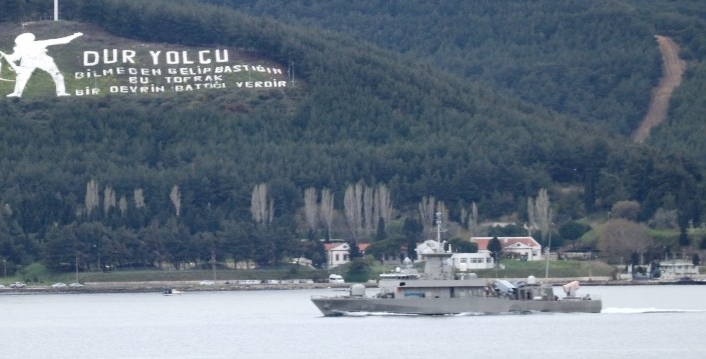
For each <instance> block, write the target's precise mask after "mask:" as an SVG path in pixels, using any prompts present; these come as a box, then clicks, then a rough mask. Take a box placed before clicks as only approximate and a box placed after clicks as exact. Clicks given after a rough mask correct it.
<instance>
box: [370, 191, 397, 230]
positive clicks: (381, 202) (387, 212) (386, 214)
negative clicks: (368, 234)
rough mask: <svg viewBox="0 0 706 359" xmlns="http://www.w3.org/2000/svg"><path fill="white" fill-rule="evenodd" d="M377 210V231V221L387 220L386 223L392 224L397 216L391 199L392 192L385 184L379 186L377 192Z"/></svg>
mask: <svg viewBox="0 0 706 359" xmlns="http://www.w3.org/2000/svg"><path fill="white" fill-rule="evenodd" d="M375 208H377V211H376V212H377V216H376V222H375V228H376V229H377V225H378V223H377V221H379V219H380V218H382V219H383V220H385V223H388V222H390V221H391V220H392V219H393V218H394V216H395V208H394V207H393V206H392V199H391V198H390V190H388V189H387V186H385V185H384V184H381V185H378V187H377V190H376V191H375Z"/></svg>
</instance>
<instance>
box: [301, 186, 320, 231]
mask: <svg viewBox="0 0 706 359" xmlns="http://www.w3.org/2000/svg"><path fill="white" fill-rule="evenodd" d="M304 215H305V216H306V222H307V224H308V225H309V229H310V230H312V231H315V230H316V225H317V224H318V223H319V219H318V207H317V205H316V189H315V188H314V187H309V188H307V189H305V190H304Z"/></svg>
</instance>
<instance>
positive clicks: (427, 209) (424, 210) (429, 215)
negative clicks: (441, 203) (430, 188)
mask: <svg viewBox="0 0 706 359" xmlns="http://www.w3.org/2000/svg"><path fill="white" fill-rule="evenodd" d="M435 209H436V199H434V197H428V198H427V197H426V196H425V197H422V201H421V202H419V220H420V222H422V226H423V227H424V231H425V232H427V231H429V229H430V228H431V227H432V226H433V221H434V213H435V212H436V211H435Z"/></svg>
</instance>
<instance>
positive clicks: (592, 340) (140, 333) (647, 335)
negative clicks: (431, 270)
mask: <svg viewBox="0 0 706 359" xmlns="http://www.w3.org/2000/svg"><path fill="white" fill-rule="evenodd" d="M555 291H556V292H558V291H559V289H558V288H557V289H555ZM334 293H336V292H334V291H332V290H295V291H243V292H201V293H185V294H182V295H179V296H172V297H165V296H162V295H161V294H160V293H148V294H63V295H0V323H1V324H0V358H169V359H174V358H235V357H238V358H381V357H388V358H437V357H438V358H510V357H517V358H529V359H534V358H542V359H545V358H571V359H574V358H665V357H679V358H680V359H687V358H704V357H706V344H705V343H706V286H640V287H635V286H633V287H582V288H581V290H580V291H579V293H582V294H586V293H591V294H592V295H594V296H595V295H599V296H600V297H601V298H602V299H603V301H604V305H603V308H604V309H603V312H602V313H601V314H530V315H486V316H443V317H420V316H382V315H368V316H354V317H353V316H352V317H338V318H326V317H323V316H321V314H320V313H319V312H318V310H317V309H316V307H314V305H313V304H311V302H310V301H309V297H310V296H311V295H323V294H334Z"/></svg>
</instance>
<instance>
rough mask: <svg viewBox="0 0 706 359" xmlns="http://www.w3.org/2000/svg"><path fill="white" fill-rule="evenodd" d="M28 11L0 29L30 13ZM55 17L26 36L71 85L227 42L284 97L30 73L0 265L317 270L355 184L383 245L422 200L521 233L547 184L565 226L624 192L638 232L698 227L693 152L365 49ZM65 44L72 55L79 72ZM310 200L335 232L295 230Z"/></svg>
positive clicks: (246, 27) (149, 13) (5, 131)
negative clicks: (124, 61) (382, 197)
mask: <svg viewBox="0 0 706 359" xmlns="http://www.w3.org/2000/svg"><path fill="white" fill-rule="evenodd" d="M26 4H28V5H26V7H24V8H22V9H21V11H20V10H17V9H16V10H15V13H11V12H7V13H6V14H9V15H6V16H10V15H12V14H15V15H16V17H15V18H11V20H12V19H24V17H25V16H27V15H30V14H35V13H36V12H41V9H40V8H32V7H31V5H32V4H36V3H35V2H33V1H28V2H26ZM63 4H64V6H66V8H65V9H67V10H65V12H64V14H65V16H66V18H68V19H71V20H72V21H60V22H57V23H43V22H41V23H37V24H31V25H27V24H26V25H25V26H29V27H28V29H32V31H35V32H37V35H41V36H42V37H44V36H46V37H50V36H52V37H53V36H63V35H68V34H71V33H74V32H82V33H84V36H83V37H82V38H81V39H80V40H75V41H74V42H72V44H75V46H76V47H75V48H70V47H65V48H64V49H63V51H68V52H65V53H63V55H62V52H61V51H62V49H58V50H57V52H54V49H52V50H51V51H52V52H51V55H52V56H54V57H55V59H56V61H57V62H58V63H59V65H60V66H61V67H60V68H61V69H62V71H65V72H67V73H69V74H71V73H73V74H74V76H73V79H70V81H69V80H67V82H68V84H69V85H71V86H75V85H77V84H84V83H85V81H86V80H88V76H87V75H86V73H87V72H86V71H85V68H86V67H87V66H86V65H87V64H90V63H93V61H92V60H93V59H94V58H93V57H90V56H98V54H100V55H102V54H103V52H102V50H103V49H121V50H131V51H134V52H135V53H134V54H133V53H132V52H130V53H128V56H127V57H128V58H129V59H135V60H137V59H140V58H142V57H141V56H139V54H140V50H139V49H140V48H145V49H147V50H148V51H147V53H148V54H149V53H150V51H174V52H175V53H176V54H183V53H184V52H186V53H187V54H199V53H200V51H204V50H206V51H211V50H212V51H216V50H223V49H228V50H229V53H233V54H236V53H237V54H238V56H242V57H241V58H240V59H243V61H245V62H244V63H243V64H262V66H263V67H264V68H272V69H275V68H276V69H282V70H284V69H287V71H286V72H284V71H282V73H281V75H282V77H283V80H284V81H287V84H286V86H280V87H276V88H273V87H269V88H264V87H263V88H240V87H238V86H237V85H236V86H231V85H230V84H232V83H235V82H238V78H232V79H230V78H227V79H226V80H223V81H224V83H228V84H229V85H228V86H226V87H225V88H211V89H208V90H207V91H164V92H163V93H145V94H140V95H139V96H137V94H130V93H122V92H121V91H118V92H116V93H111V91H108V93H106V92H105V91H102V92H100V93H98V94H96V95H95V96H93V95H92V96H78V95H77V93H75V92H74V93H73V94H74V96H71V97H69V98H55V97H54V96H53V95H52V93H51V92H48V91H49V89H50V88H51V82H52V80H51V79H50V78H49V77H48V76H47V75H43V74H40V73H39V72H38V73H37V74H35V75H33V76H37V77H36V79H35V78H33V80H32V81H33V83H35V84H38V85H36V86H37V87H35V88H28V89H27V91H28V93H27V97H24V96H23V98H21V99H14V100H5V101H0V123H1V128H0V146H2V147H1V148H0V151H1V153H2V160H1V161H0V174H1V175H2V181H1V182H0V186H1V187H0V200H1V201H2V203H3V216H2V221H0V232H1V233H2V234H3V236H2V237H1V238H0V250H1V251H2V253H3V254H2V256H3V257H5V258H8V259H9V261H10V262H11V263H12V265H13V266H12V268H15V266H16V265H19V264H25V265H26V264H28V263H31V262H34V261H41V262H43V263H45V264H46V265H47V266H49V267H51V268H52V269H61V268H64V269H66V268H67V267H72V266H73V265H74V263H76V261H79V262H81V263H82V264H81V265H82V266H85V267H87V268H92V269H95V268H97V267H101V266H105V265H110V266H111V267H120V266H126V265H128V264H135V263H137V264H146V263H156V262H169V263H171V264H172V265H173V266H175V267H177V268H180V267H182V266H184V265H186V264H187V263H194V262H196V263H207V262H209V261H211V260H212V257H215V259H216V260H217V261H224V260H225V259H226V258H229V259H234V260H236V261H239V260H252V261H254V262H256V263H257V264H259V265H262V266H266V265H273V264H277V263H280V262H282V261H285V260H286V259H287V258H288V257H297V256H299V255H301V254H305V255H307V256H308V257H316V259H317V260H318V261H319V263H321V262H320V261H321V260H322V258H321V248H320V247H318V243H317V242H316V241H309V242H307V241H304V242H302V241H299V240H298V239H299V238H304V237H308V238H310V239H314V238H320V237H327V236H329V237H330V236H336V237H343V238H352V239H356V240H370V239H371V237H372V233H371V231H370V228H366V229H365V230H363V231H361V232H358V229H359V228H355V225H354V224H351V223H347V220H350V219H351V216H350V214H348V213H346V211H347V208H348V209H350V208H351V207H350V206H351V203H350V201H351V199H350V197H347V195H346V194H347V193H349V190H350V189H352V188H356V187H355V185H356V184H359V183H360V184H361V187H360V188H361V190H360V191H359V192H358V194H357V196H358V198H360V200H359V202H358V204H357V205H355V206H356V207H357V209H358V210H360V211H361V213H362V212H363V208H362V204H361V203H360V202H361V201H363V199H364V198H369V197H366V196H372V192H367V193H368V194H364V193H363V192H362V191H363V190H362V189H365V191H367V189H370V188H380V186H384V188H387V189H389V193H390V195H391V197H390V203H392V204H393V206H394V210H395V211H394V213H395V215H394V216H392V217H391V218H390V220H389V221H388V222H391V223H389V225H388V226H387V231H388V232H387V233H382V234H381V236H387V237H391V238H404V236H405V235H409V237H410V240H415V239H418V238H424V237H425V235H424V234H422V233H420V232H419V229H414V228H419V226H421V227H422V228H423V226H424V225H426V223H419V222H420V221H421V222H423V220H422V219H419V208H420V204H421V203H422V202H423V201H425V200H428V199H429V198H431V197H433V198H434V199H435V200H436V201H438V202H437V203H436V204H438V206H437V207H438V208H439V209H441V208H445V209H446V210H447V211H448V216H447V217H448V218H449V222H456V223H457V224H458V226H459V227H461V226H463V227H466V226H467V225H468V217H467V214H468V213H469V209H470V205H471V203H476V204H477V205H478V209H479V211H480V213H481V219H485V218H488V219H490V218H498V217H502V216H509V217H511V218H516V219H518V220H522V218H524V217H525V216H526V213H525V210H526V204H527V199H528V198H529V197H533V196H535V194H536V193H537V191H538V190H539V189H540V188H550V189H551V190H552V201H553V203H554V207H555V210H556V211H557V213H559V214H560V216H561V217H560V218H559V219H562V221H563V220H566V219H569V218H581V217H583V216H585V215H587V214H591V213H601V212H603V213H604V211H606V210H607V209H610V208H611V206H612V205H613V204H614V203H616V202H617V201H620V200H625V199H636V200H639V201H641V202H644V203H645V205H644V206H643V207H642V209H641V213H640V216H641V217H642V218H643V219H649V218H650V217H651V216H652V215H653V214H654V213H655V212H656V211H657V210H658V209H660V208H662V207H666V208H669V209H672V208H674V207H675V206H678V207H679V209H680V210H682V209H683V210H684V218H690V219H692V220H694V221H695V222H696V223H698V221H700V218H699V213H700V212H699V211H700V209H701V206H702V204H701V202H699V199H700V198H701V196H700V192H698V191H697V188H698V185H699V176H700V174H701V170H702V169H701V167H700V166H699V165H697V164H695V163H694V162H691V161H690V160H689V159H688V158H682V157H679V156H667V155H664V154H661V153H659V152H657V151H655V150H653V149H651V148H648V147H644V146H639V145H632V144H630V143H627V142H626V141H624V139H623V138H620V137H619V136H615V135H613V134H612V132H611V131H609V130H606V128H605V127H604V125H603V124H602V123H600V122H592V121H582V120H580V119H576V118H574V117H571V116H568V115H565V114H564V115H562V114H560V113H557V112H555V111H553V110H551V109H547V108H546V107H543V106H539V105H535V104H532V103H529V102H526V101H524V100H522V99H518V98H516V97H513V96H511V95H508V94H507V93H504V92H503V91H496V90H494V89H493V88H490V87H488V86H487V85H486V84H482V83H469V82H468V81H466V80H465V79H463V78H459V76H457V75H455V74H452V73H449V72H445V71H441V70H440V69H439V68H437V67H434V66H429V65H425V64H418V63H415V62H413V61H410V60H409V59H407V58H405V57H403V56H400V55H399V54H396V53H394V52H392V51H389V50H385V49H380V48H378V47H375V46H373V45H371V44H369V43H361V42H359V41H356V40H354V39H352V38H351V37H348V36H345V35H342V34H337V33H333V32H329V31H322V30H318V29H315V28H311V27H304V26H299V25H297V26H294V25H286V24H283V23H281V22H278V21H275V20H272V19H269V18H262V17H256V16H251V15H246V14H244V13H242V12H237V11H234V10H229V9H226V8H223V7H215V6H206V5H197V3H196V2H194V1H161V0H160V1H150V2H144V1H118V0H96V1H80V0H75V1H64V2H63ZM1 26H2V29H3V30H4V32H3V33H11V34H13V35H12V36H10V37H7V38H3V39H2V42H0V48H1V49H3V50H5V49H7V50H8V51H9V49H10V48H11V47H12V41H13V40H14V37H15V35H16V34H18V33H19V32H21V31H25V30H26V29H22V24H21V22H19V21H7V22H5V23H2V25H1ZM5 31H6V32H5ZM72 49H73V50H72ZM71 51H79V53H81V52H82V53H83V56H81V57H79V59H78V61H76V60H77V59H75V58H72V57H71V54H72V52H71ZM86 51H89V55H86ZM231 51H232V52H231ZM96 53H97V54H96ZM111 54H112V53H111ZM221 54H222V53H221ZM131 55H135V56H134V57H132V56H131ZM86 56H89V58H88V60H87V58H86ZM197 56H198V55H197ZM213 56H214V58H215V54H214V55H213ZM146 58H147V59H150V57H149V55H148V57H146ZM191 58H192V59H193V58H194V57H191ZM165 61H166V60H165ZM182 61H183V62H185V61H184V60H183V58H182ZM243 64H241V65H243ZM235 65H236V64H233V66H235ZM189 68H196V67H192V66H189ZM128 71H129V70H128ZM162 71H168V69H166V68H165V69H162ZM265 72H266V71H265ZM77 73H81V75H78V76H77V75H76V74H77ZM250 74H251V75H253V74H254V72H250ZM101 75H105V73H103V72H102V73H101ZM107 75H108V76H102V77H103V78H100V79H98V78H97V77H92V79H94V83H93V86H94V87H96V88H108V89H110V87H111V86H114V82H115V81H124V79H122V78H121V77H119V76H117V75H116V73H112V74H111V73H109V74H107ZM279 75H280V74H279V73H278V76H279ZM42 76H44V77H42ZM160 76H161V75H160ZM234 76H236V74H234ZM160 78H161V77H160ZM264 80H266V79H265V78H263V81H264ZM127 81H129V80H127ZM164 81H167V80H166V79H165V80H164ZM165 86H166V85H165ZM89 87H90V86H89ZM74 89H75V88H74ZM0 90H2V91H3V93H7V92H9V91H10V86H8V84H3V85H2V87H0ZM128 92H129V90H128ZM91 93H92V92H91ZM262 185H265V186H262ZM309 188H313V189H314V190H315V191H317V193H323V192H324V190H330V191H331V192H332V193H333V195H334V199H335V201H334V209H335V211H334V212H335V213H334V214H335V216H334V217H335V218H333V220H332V221H333V224H334V226H332V227H330V228H327V226H326V223H325V221H323V219H321V220H317V221H314V223H313V224H312V225H309V224H308V223H307V221H306V219H305V218H306V214H305V208H306V206H307V203H306V201H307V198H306V196H305V194H304V192H305V190H306V189H309ZM378 193H379V192H378ZM694 193H697V195H696V196H694V195H693V194H694ZM259 194H261V196H260V197H258V195H259ZM320 198H321V197H317V198H316V199H315V200H319V199H320ZM347 201H348V203H346V202H347ZM365 201H367V202H368V203H369V202H370V200H369V199H365ZM442 203H443V205H442ZM366 208H370V211H371V212H372V209H371V207H370V206H369V207H366ZM687 210H688V211H687ZM371 212H366V213H367V214H365V217H366V218H367V219H366V220H367V221H368V222H373V218H371V217H372V216H371V214H372V213H371ZM375 219H377V218H375ZM406 220H411V221H412V222H415V221H416V222H417V225H416V226H414V225H410V226H407V224H408V223H405V221H406ZM378 228H379V227H378ZM366 231H367V232H366ZM361 233H362V234H361ZM458 233H459V235H463V233H464V232H458ZM398 249H399V247H397V249H395V250H398Z"/></svg>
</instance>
